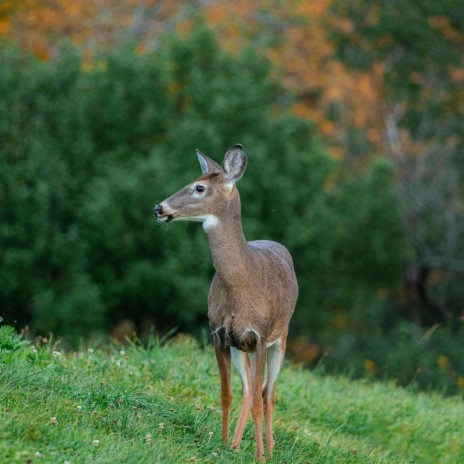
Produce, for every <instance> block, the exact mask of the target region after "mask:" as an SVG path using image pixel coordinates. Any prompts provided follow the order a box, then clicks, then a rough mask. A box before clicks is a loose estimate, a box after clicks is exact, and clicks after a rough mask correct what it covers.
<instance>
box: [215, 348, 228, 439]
mask: <svg viewBox="0 0 464 464" xmlns="http://www.w3.org/2000/svg"><path fill="white" fill-rule="evenodd" d="M214 351H215V353H216V359H217V363H218V367H219V375H220V376H221V406H222V441H223V442H224V443H228V442H229V415H230V414H229V413H230V404H231V403H232V384H231V382H230V350H229V347H224V346H222V345H221V344H220V343H215V344H214Z"/></svg>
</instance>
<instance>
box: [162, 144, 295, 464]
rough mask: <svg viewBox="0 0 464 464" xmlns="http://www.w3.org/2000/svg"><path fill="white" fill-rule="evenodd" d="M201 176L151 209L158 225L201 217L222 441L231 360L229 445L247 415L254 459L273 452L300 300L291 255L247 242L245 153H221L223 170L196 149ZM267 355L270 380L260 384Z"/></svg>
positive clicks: (235, 149) (273, 244) (225, 430)
mask: <svg viewBox="0 0 464 464" xmlns="http://www.w3.org/2000/svg"><path fill="white" fill-rule="evenodd" d="M197 154H198V159H199V160H200V165H201V170H202V172H203V175H202V176H201V177H199V178H198V179H196V180H195V181H194V182H192V183H191V184H189V185H187V186H186V187H184V188H183V189H182V190H180V191H179V192H177V193H175V194H174V195H172V196H171V197H169V198H168V199H167V200H165V201H163V202H162V203H160V204H159V205H156V206H155V209H154V213H155V215H156V216H157V218H158V219H159V220H160V221H162V222H169V221H175V220H187V221H200V222H202V223H203V228H204V230H205V231H206V233H207V235H208V241H209V246H210V249H211V254H212V256H213V264H214V268H215V270H216V274H215V275H214V278H213V281H212V283H211V289H210V292H209V296H208V318H209V323H210V327H211V330H212V336H213V342H214V348H215V352H216V358H217V363H218V366H219V373H220V377H221V403H222V440H223V441H224V442H226V443H227V442H228V441H229V411H230V404H231V402H232V386H231V381H230V361H231V358H232V362H233V364H234V366H235V367H236V368H237V370H238V372H239V374H240V378H241V380H242V395H243V398H242V406H241V410H240V416H239V419H238V423H237V427H236V429H235V433H234V436H233V438H232V447H233V448H238V447H239V446H240V442H241V440H242V436H243V432H244V430H245V425H246V422H247V419H248V416H249V414H250V411H251V414H252V417H253V421H254V425H255V437H256V457H257V459H259V460H264V446H263V436H262V420H263V398H264V415H265V424H266V448H267V452H268V454H269V457H272V450H273V448H274V438H273V435H272V415H273V411H274V390H275V385H276V380H277V376H278V374H279V371H280V368H281V365H282V360H283V357H284V353H285V345H286V341H287V335H288V324H289V322H290V318H291V316H292V314H293V311H294V309H295V304H296V300H297V297H298V284H297V280H296V276H295V271H294V269H293V262H292V258H291V256H290V253H289V252H288V251H287V249H286V248H285V247H283V246H282V245H280V244H279V243H276V242H271V241H268V240H258V241H253V242H246V240H245V237H244V235H243V229H242V219H241V209H240V196H239V194H238V190H237V188H236V186H235V183H236V182H237V181H238V180H239V179H240V178H241V177H242V175H243V173H244V172H245V168H246V165H247V157H246V153H245V150H244V148H243V146H242V145H235V146H234V147H232V148H231V149H230V150H229V151H228V152H227V153H226V155H225V158H224V164H223V167H221V166H219V165H218V164H217V163H216V162H215V161H213V160H212V159H210V158H208V157H207V156H205V155H203V154H202V153H201V152H200V151H198V150H197ZM266 358H267V380H266V383H265V384H264V385H263V380H264V371H265V366H266Z"/></svg>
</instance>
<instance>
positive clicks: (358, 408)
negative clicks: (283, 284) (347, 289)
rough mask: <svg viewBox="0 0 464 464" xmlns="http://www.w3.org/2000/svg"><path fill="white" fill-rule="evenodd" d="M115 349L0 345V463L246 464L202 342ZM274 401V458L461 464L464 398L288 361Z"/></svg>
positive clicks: (249, 443)
mask: <svg viewBox="0 0 464 464" xmlns="http://www.w3.org/2000/svg"><path fill="white" fill-rule="evenodd" d="M120 350H121V348H119V347H112V348H107V349H103V350H97V349H96V350H95V351H94V352H93V353H89V352H87V351H85V352H83V353H79V354H77V353H70V354H61V355H58V354H56V353H55V354H52V353H51V349H49V348H39V350H38V352H37V353H33V351H32V350H31V347H30V346H23V347H21V348H20V349H19V350H17V351H16V352H14V353H9V354H8V353H7V354H5V353H3V354H1V353H0V356H1V358H0V365H1V366H2V367H1V375H0V462H2V463H3V462H5V463H10V462H11V463H25V462H40V463H48V462H50V463H64V462H65V461H69V462H70V463H71V464H76V463H158V462H162V463H164V464H167V463H182V462H220V463H249V462H252V461H253V459H252V456H253V453H254V442H253V430H252V424H251V421H250V423H249V424H248V427H247V430H246V432H245V436H244V441H243V443H242V449H241V450H240V451H239V452H234V451H231V450H229V449H228V448H227V447H225V446H223V445H222V444H221V441H220V421H221V415H220V404H219V378H218V375H217V372H216V365H215V360H214V355H213V352H212V349H211V348H208V349H206V350H202V349H200V348H198V347H197V345H196V344H195V342H193V341H192V340H190V339H187V338H185V339H180V340H177V341H174V342H172V343H169V344H168V346H165V347H160V346H159V345H158V344H156V343H153V344H152V346H151V347H150V348H148V349H142V348H140V347H137V346H131V347H129V348H124V350H125V353H124V352H120ZM237 377H238V376H237V375H235V376H234V391H235V392H237V394H236V395H235V398H234V403H233V406H234V408H233V419H234V418H235V417H236V415H237V412H238V407H239V396H240V395H239V392H240V388H239V384H238V379H237ZM276 400H277V405H276V415H275V421H274V426H275V427H274V429H275V435H276V442H277V444H276V450H275V455H274V458H273V460H272V462H276V463H281V462H282V463H288V464H292V463H311V464H316V463H343V464H346V463H406V462H409V463H410V462H417V463H434V464H435V463H462V462H464V438H463V430H464V404H463V402H462V400H461V399H458V398H447V399H444V398H441V397H440V396H438V395H430V394H414V393H411V392H407V391H405V390H403V389H400V388H396V387H395V386H393V385H390V384H381V383H376V384H368V383H365V382H351V381H348V380H347V379H345V378H334V377H329V376H324V375H322V374H314V373H309V372H307V371H303V370H300V369H297V368H294V367H291V366H286V367H285V368H284V369H283V371H282V374H281V377H280V378H279V383H278V389H277V395H276ZM52 417H56V422H57V423H56V424H52V423H51V420H50V419H51V418H52ZM233 423H234V420H233ZM147 434H151V439H150V438H148V439H147ZM94 440H99V444H98V446H97V445H96V444H94ZM37 452H38V453H40V457H36V453H37Z"/></svg>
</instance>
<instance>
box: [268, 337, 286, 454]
mask: <svg viewBox="0 0 464 464" xmlns="http://www.w3.org/2000/svg"><path fill="white" fill-rule="evenodd" d="M286 341H287V334H284V335H282V336H281V337H280V338H279V339H278V340H277V341H276V342H275V343H273V344H272V345H271V346H269V347H268V348H267V381H266V386H265V388H264V390H263V397H264V415H265V424H266V449H267V452H268V454H269V457H270V458H271V457H272V451H273V449H274V445H275V440H274V436H273V432H272V416H273V414H274V404H275V395H274V392H275V386H276V382H277V377H278V375H279V372H280V368H281V367H282V361H283V359H284V354H285V346H286Z"/></svg>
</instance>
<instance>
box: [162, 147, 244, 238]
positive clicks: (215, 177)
mask: <svg viewBox="0 0 464 464" xmlns="http://www.w3.org/2000/svg"><path fill="white" fill-rule="evenodd" d="M197 155H198V160H199V161H200V166H201V170H202V173H203V175H202V176H201V177H198V178H197V179H196V180H194V181H193V182H192V183H190V184H188V185H187V186H185V187H184V188H183V189H181V190H179V191H178V192H177V193H175V194H174V195H171V196H170V197H169V198H167V199H166V200H164V201H162V202H161V203H160V204H158V205H156V206H155V208H154V214H155V216H156V217H157V218H158V220H159V221H161V222H169V221H176V220H184V221H199V222H203V227H204V228H205V230H207V229H208V228H209V227H212V226H214V225H215V224H216V223H217V221H218V218H219V217H221V215H222V214H224V212H227V210H228V208H229V207H230V204H231V198H232V197H234V195H236V193H237V192H236V190H235V182H237V181H238V180H239V179H240V178H241V177H242V176H243V173H244V172H245V169H246V165H247V157H246V153H245V149H244V148H243V146H242V145H240V144H237V145H234V146H233V147H232V148H231V149H230V150H228V151H227V153H226V155H225V157H224V163H223V166H222V167H221V166H219V164H217V163H216V162H215V161H213V160H212V159H211V158H208V157H207V156H206V155H204V154H203V153H201V152H200V150H197Z"/></svg>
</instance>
